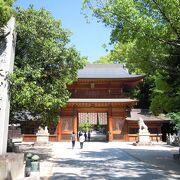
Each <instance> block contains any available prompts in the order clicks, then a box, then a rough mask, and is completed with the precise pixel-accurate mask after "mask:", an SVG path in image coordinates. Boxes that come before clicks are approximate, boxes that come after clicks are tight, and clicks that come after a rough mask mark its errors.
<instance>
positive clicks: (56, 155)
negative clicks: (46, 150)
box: [49, 142, 180, 180]
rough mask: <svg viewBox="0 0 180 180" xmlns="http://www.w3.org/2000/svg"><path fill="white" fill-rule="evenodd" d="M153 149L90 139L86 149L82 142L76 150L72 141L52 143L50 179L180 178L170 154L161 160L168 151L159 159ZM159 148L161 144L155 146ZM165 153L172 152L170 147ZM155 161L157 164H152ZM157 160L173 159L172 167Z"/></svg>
mask: <svg viewBox="0 0 180 180" xmlns="http://www.w3.org/2000/svg"><path fill="white" fill-rule="evenodd" d="M144 148H146V149H149V147H144ZM151 148H155V147H151ZM151 148H150V150H145V149H144V150H143V148H142V149H140V147H134V146H132V145H130V144H129V145H128V144H127V143H126V144H125V143H124V144H123V143H103V142H87V143H85V144H84V149H80V148H79V143H78V142H76V146H75V149H71V142H69V143H67V142H61V143H53V146H52V149H53V156H52V158H51V159H50V160H49V162H50V163H51V164H53V167H52V169H51V174H52V175H51V177H50V178H49V179H52V180H59V179H62V180H80V179H90V180H95V179H98V180H106V179H107V180H109V179H112V180H116V179H125V180H126V179H138V180H139V179H142V180H145V179H146V180H148V179H149V180H152V179H163V180H165V179H180V164H176V162H174V161H173V160H172V161H170V159H168V158H169V157H170V156H168V157H167V159H165V160H164V161H162V157H164V156H165V154H163V156H158V157H160V159H159V161H158V159H156V158H155V157H156V156H153V154H152V150H151ZM157 148H159V147H156V148H155V149H157ZM132 149H136V150H137V149H138V150H139V151H138V153H139V154H138V153H137V151H136V150H135V151H134V152H136V153H134V154H133V153H132V152H133V150H132ZM167 149H168V148H167ZM167 149H166V150H167ZM147 152H149V153H147ZM154 152H155V151H154ZM165 152H166V153H167V154H170V155H171V152H169V151H168V150H167V151H165ZM137 154H138V155H137ZM153 159H154V160H153ZM155 159H156V161H155ZM171 159H172V158H171ZM154 161H155V163H152V162H154ZM157 161H158V162H166V163H168V162H171V164H170V166H171V167H172V168H171V169H167V168H164V164H157ZM161 165H162V168H161Z"/></svg>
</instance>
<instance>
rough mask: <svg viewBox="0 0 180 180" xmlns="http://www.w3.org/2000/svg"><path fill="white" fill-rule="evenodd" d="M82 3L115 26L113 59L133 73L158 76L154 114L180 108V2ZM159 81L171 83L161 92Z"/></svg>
mask: <svg viewBox="0 0 180 180" xmlns="http://www.w3.org/2000/svg"><path fill="white" fill-rule="evenodd" d="M83 6H84V9H90V10H92V13H93V15H94V16H95V17H96V18H98V19H99V20H100V21H102V22H103V23H104V24H105V25H106V26H110V27H111V28H112V32H111V43H114V51H113V52H112V53H111V56H112V58H111V59H116V60H119V62H121V63H125V64H126V65H127V67H128V68H129V69H130V71H131V72H136V73H137V72H141V73H144V74H145V75H148V76H149V75H150V76H152V75H154V76H155V78H154V79H156V83H155V84H156V86H155V88H154V93H153V96H152V104H151V109H152V110H153V111H154V113H160V112H170V111H171V110H173V111H179V106H178V104H179V89H180V81H179V78H178V77H180V63H179V62H180V53H179V52H180V18H179V7H180V1H179V0H163V1H159V0H136V1H134V0H104V1H101V0H84V3H83ZM159 75H160V76H159ZM160 77H161V79H159V78H160ZM159 80H160V81H163V82H164V83H166V84H167V86H168V88H167V89H162V88H161V92H160V91H158V89H159V88H160V87H159V86H158V83H157V82H158V81H159ZM159 93H161V96H160V94H159ZM167 95H168V96H167ZM162 96H163V98H162ZM165 97H166V98H165ZM164 101H166V105H165V104H164Z"/></svg>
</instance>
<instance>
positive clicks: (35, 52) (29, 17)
mask: <svg viewBox="0 0 180 180" xmlns="http://www.w3.org/2000/svg"><path fill="white" fill-rule="evenodd" d="M16 19H17V26H16V31H17V43H16V56H15V68H14V73H13V74H12V76H11V112H12V115H13V113H14V112H18V111H30V112H32V113H37V114H39V115H40V117H41V120H42V122H44V123H46V124H47V123H48V122H49V121H50V120H51V121H52V120H56V119H57V112H58V110H59V109H60V108H61V107H63V106H64V105H65V104H66V102H67V101H68V99H69V96H70V93H69V92H68V90H67V88H66V86H67V85H68V84H70V83H72V82H73V81H74V80H76V78H77V70H78V69H80V68H83V65H84V63H85V58H83V57H80V54H79V52H78V51H77V50H76V49H75V47H70V46H69V45H68V43H69V41H70V40H69V35H70V34H71V33H70V32H69V31H67V30H66V31H65V30H64V29H62V28H61V22H60V21H59V20H55V19H54V17H53V16H52V15H51V14H50V13H49V12H48V11H47V10H45V9H40V10H35V9H33V7H29V8H28V9H27V10H22V9H20V8H18V9H17V16H16Z"/></svg>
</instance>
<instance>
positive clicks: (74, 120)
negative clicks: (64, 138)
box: [73, 106, 78, 135]
mask: <svg viewBox="0 0 180 180" xmlns="http://www.w3.org/2000/svg"><path fill="white" fill-rule="evenodd" d="M77 116H78V113H77V108H76V106H74V107H73V131H74V132H75V134H76V135H77V134H78V132H77V129H78V117H77Z"/></svg>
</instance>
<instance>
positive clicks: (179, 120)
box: [167, 112, 180, 130]
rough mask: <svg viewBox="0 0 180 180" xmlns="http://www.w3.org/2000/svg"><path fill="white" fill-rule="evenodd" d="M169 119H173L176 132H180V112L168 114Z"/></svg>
mask: <svg viewBox="0 0 180 180" xmlns="http://www.w3.org/2000/svg"><path fill="white" fill-rule="evenodd" d="M167 117H169V118H170V119H171V123H172V124H173V125H174V129H175V130H180V112H177V113H174V112H171V113H168V114H167Z"/></svg>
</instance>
